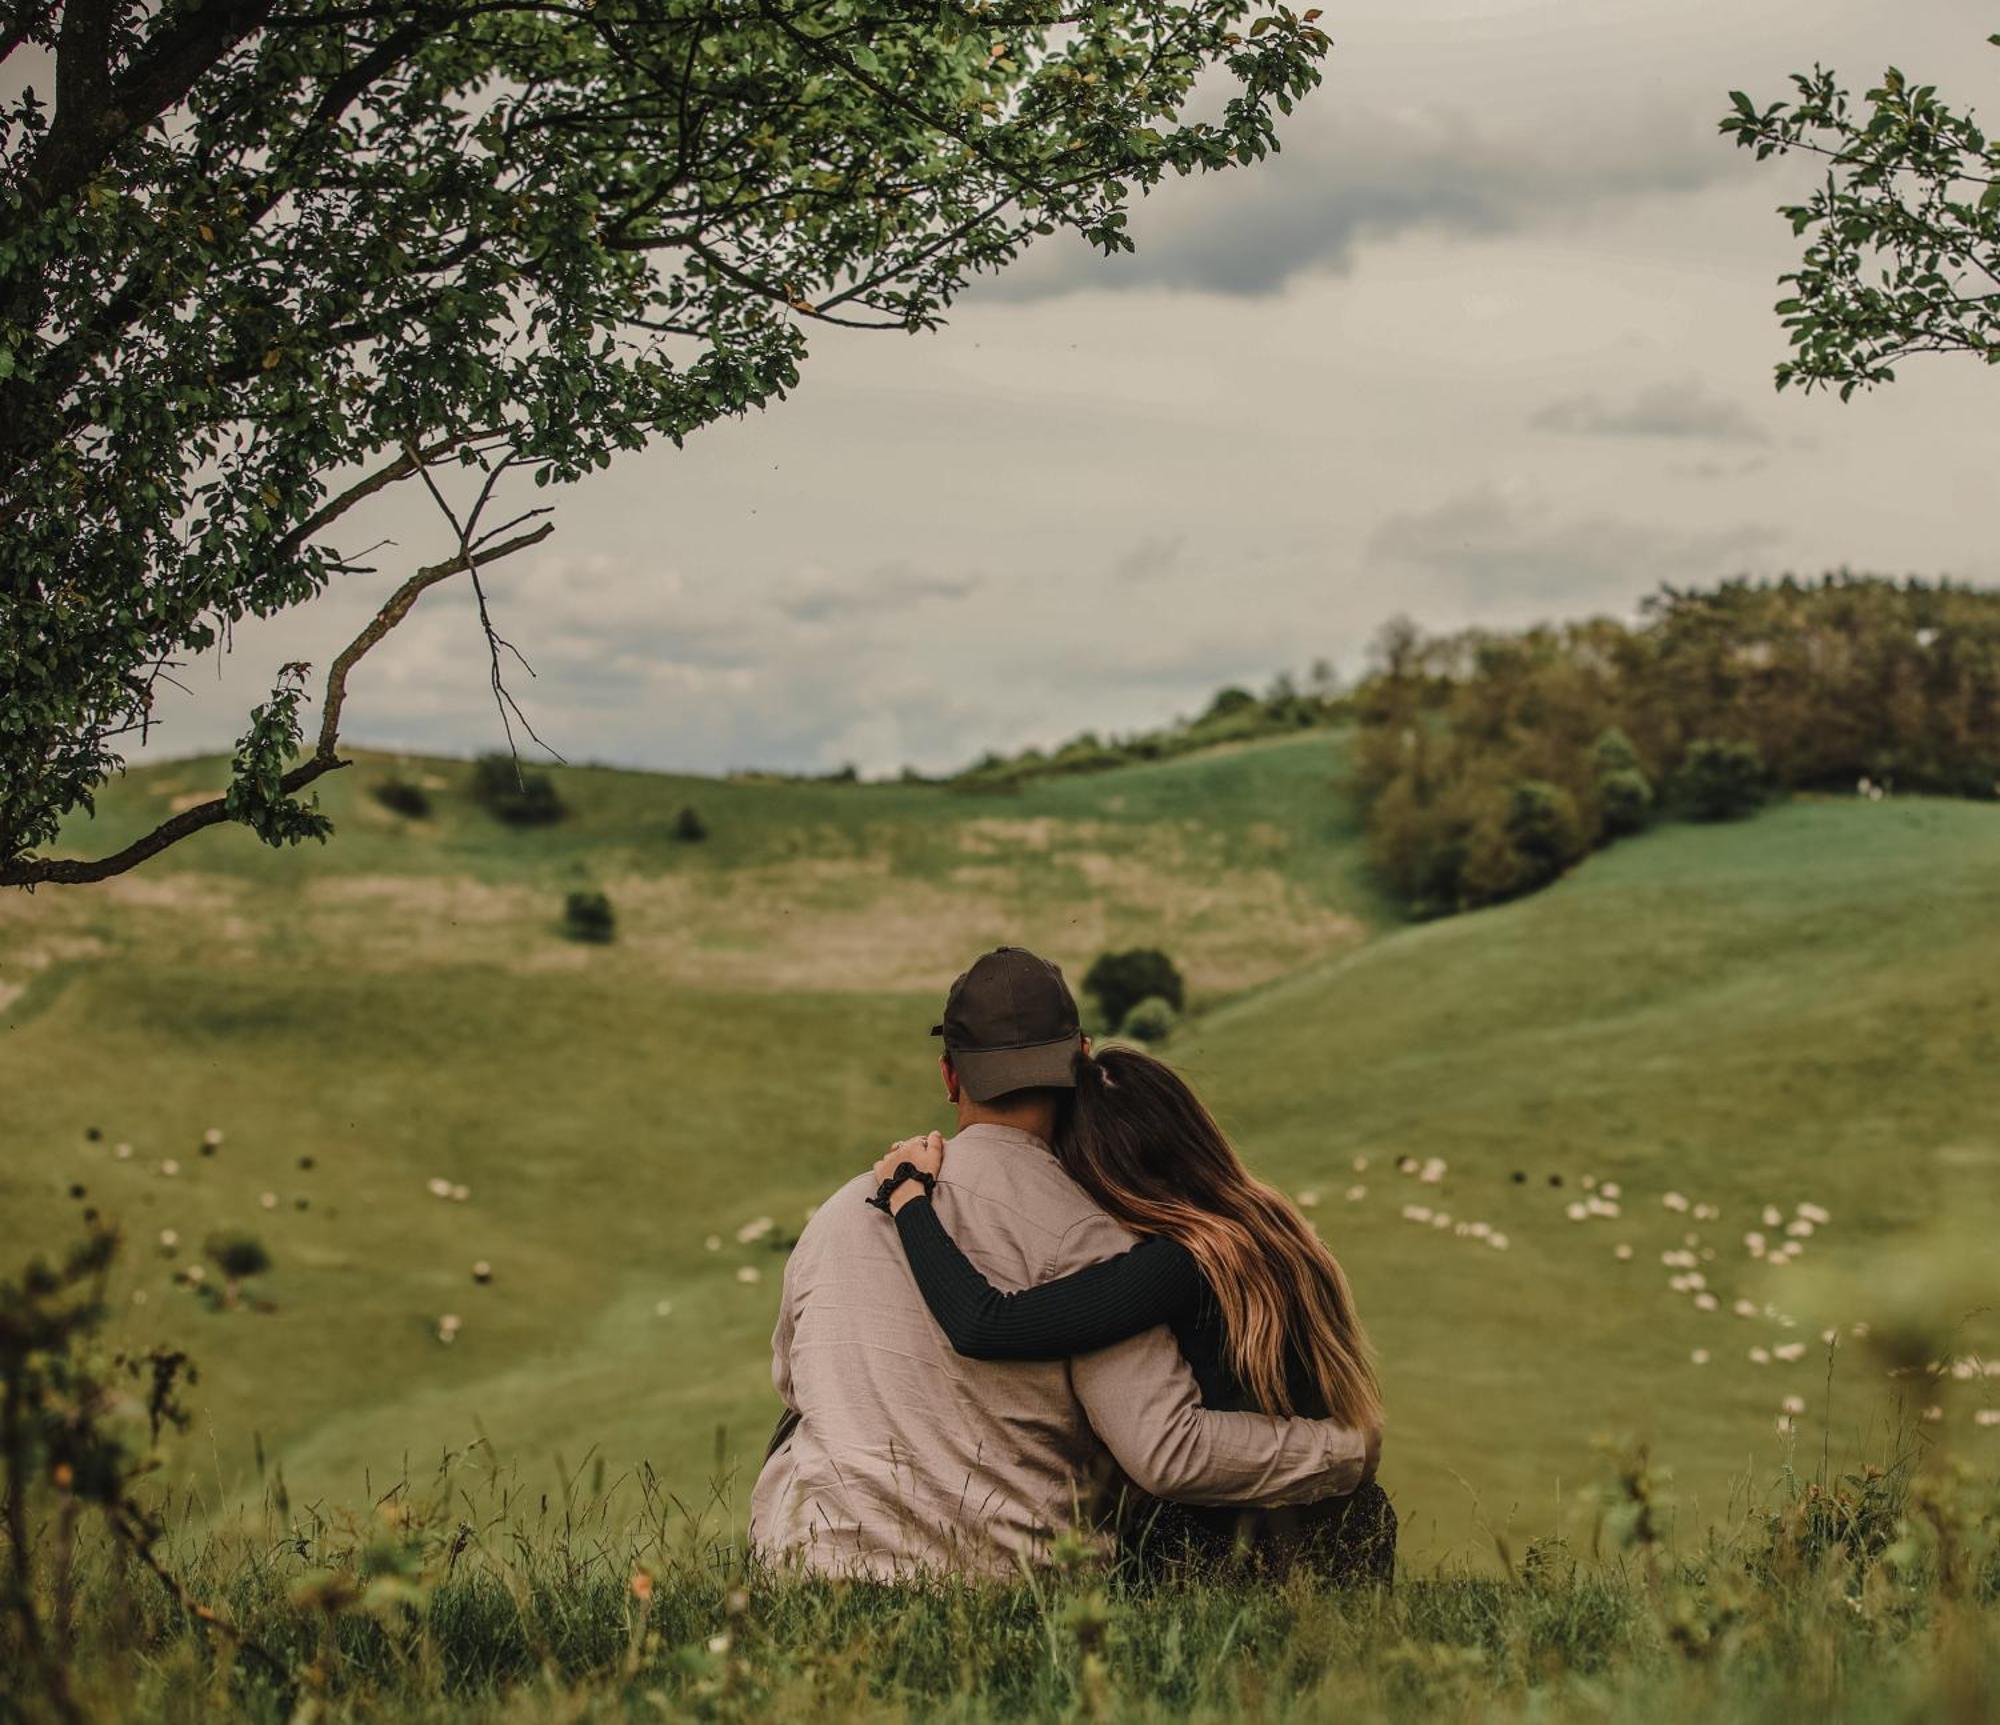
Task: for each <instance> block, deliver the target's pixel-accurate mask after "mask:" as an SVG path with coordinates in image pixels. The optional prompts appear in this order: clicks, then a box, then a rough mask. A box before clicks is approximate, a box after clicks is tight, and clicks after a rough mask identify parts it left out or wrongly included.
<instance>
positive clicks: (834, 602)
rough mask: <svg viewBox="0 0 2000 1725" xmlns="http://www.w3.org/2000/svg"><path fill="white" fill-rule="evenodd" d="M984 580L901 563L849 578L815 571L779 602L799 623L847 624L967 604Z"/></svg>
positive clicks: (807, 573) (798, 579) (806, 573)
mask: <svg viewBox="0 0 2000 1725" xmlns="http://www.w3.org/2000/svg"><path fill="white" fill-rule="evenodd" d="M981 579H982V578H981V577H980V576H978V575H975V574H961V575H939V574H933V573H929V572H926V571H924V570H921V569H912V568H911V567H909V566H908V565H907V564H901V563H890V564H883V565H881V566H879V567H877V568H875V569H871V570H867V571H865V572H863V573H861V574H858V575H848V576H837V575H834V574H830V573H829V572H827V571H826V570H824V569H812V570H806V571H803V572H801V573H800V574H799V575H798V576H796V577H795V578H794V579H793V580H792V581H790V582H789V583H787V584H786V586H785V587H784V588H783V589H782V590H781V591H780V592H779V593H778V595H777V596H776V600H775V603H776V605H777V608H778V610H779V611H781V612H782V613H783V614H784V615H785V616H787V617H789V618H791V620H792V621H793V622H795V623H828V622H836V621H847V620H851V619H855V618H866V617H878V616H881V615H883V614H884V613H885V612H892V611H905V610H908V609H910V608H911V607H913V606H917V605H921V604H923V603H924V602H925V601H926V600H928V599H963V598H966V597H967V596H968V595H970V594H972V593H974V592H976V591H977V590H978V588H979V586H980V584H981Z"/></svg>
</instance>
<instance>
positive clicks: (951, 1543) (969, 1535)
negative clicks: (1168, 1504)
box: [750, 947, 1373, 1579]
mask: <svg viewBox="0 0 2000 1725" xmlns="http://www.w3.org/2000/svg"><path fill="white" fill-rule="evenodd" d="M932 1034H933V1035H941V1036H943V1038H944V1044H945V1053H944V1056H943V1058H942V1060H941V1061H940V1063H939V1064H940V1070H941V1071H942V1073H943V1076H944V1080H945V1089H946V1093H947V1095H948V1096H949V1097H950V1099H951V1100H952V1102H954V1103H955V1104H956V1105H957V1108H958V1132H957V1134H956V1136H954V1137H953V1139H952V1140H951V1144H950V1152H949V1155H948V1157H947V1159H946V1164H945V1167H946V1173H945V1175H944V1177H943V1178H942V1179H940V1180H939V1182H938V1185H937V1190H936V1193H935V1198H934V1201H935V1202H936V1204H937V1206H938V1211H939V1217H940V1219H941V1220H942V1221H943V1222H944V1223H945V1224H946V1226H947V1227H948V1228H949V1230H950V1232H951V1234H952V1235H953V1237H954V1238H955V1239H956V1240H957V1241H958V1243H959V1245H960V1246H961V1247H962V1248H963V1249H964V1251H965V1252H966V1255H967V1256H968V1257H970V1258H971V1259H972V1260H973V1262H974V1263H975V1264H976V1265H977V1266H978V1267H979V1268H980V1270H982V1271H983V1272H984V1273H985V1275H986V1276H987V1277H988V1278H989V1279H990V1280H992V1281H993V1282H994V1283H996V1284H997V1285H999V1286H1002V1287H1006V1288H1024V1287H1030V1286H1033V1285H1035V1284H1037V1283H1039V1282H1043V1281H1046V1280H1048V1279H1050V1278H1051V1277H1054V1276H1061V1275H1067V1274H1068V1273H1069V1272H1070V1271H1072V1270H1076V1269H1080V1268H1082V1267H1083V1266H1084V1265H1086V1264H1091V1263H1095V1262H1097V1261H1098V1260H1099V1259H1102V1258H1108V1257H1112V1256H1115V1255H1116V1254H1118V1253H1120V1252H1123V1251H1125V1250H1127V1249H1128V1248H1129V1247H1130V1246H1131V1245H1132V1244H1133V1243H1134V1237H1133V1236H1132V1235H1131V1234H1130V1233H1128V1232H1127V1231H1126V1230H1125V1229H1124V1228H1122V1227H1120V1226H1119V1225H1118V1224H1117V1223H1116V1222H1114V1221H1113V1220H1112V1219H1111V1218H1110V1217H1109V1216H1107V1215H1105V1214H1104V1212H1103V1211H1101V1210H1100V1209H1098V1208H1097V1207H1096V1205H1095V1204H1093V1203H1092V1201H1091V1200H1090V1199H1089V1198H1088V1197H1087V1196H1085V1194H1084V1193H1083V1191H1082V1190H1081V1188H1079V1187H1078V1186H1077V1185H1076V1184H1075V1183H1074V1182H1073V1181H1071V1180H1070V1178H1069V1177H1068V1176H1067V1175H1066V1174H1064V1173H1063V1171H1062V1169H1061V1167H1060V1166H1059V1165H1058V1164H1057V1162H1056V1159H1055V1157H1054V1155H1053V1154H1052V1152H1051V1151H1050V1149H1049V1145H1050V1142H1051V1140H1052V1139H1053V1137H1054V1134H1055V1126H1056V1120H1057V1116H1058V1112H1059V1109H1060V1106H1061V1103H1062V1098H1063V1092H1064V1091H1065V1090H1067V1089H1072V1088H1074V1085H1075V1077H1074V1063H1075V1059H1076V1056H1077V1055H1078V1054H1079V1053H1080V1052H1081V1051H1082V1049H1083V1046H1084V1044H1083V1037H1082V1034H1081V1030H1080V1028H1079V1025H1078V1021H1077V1012H1076V1002H1075V1000H1074V999H1073V998H1072V997H1071V995H1070V991H1069V987H1068V985H1067V984H1066V983H1065V982H1064V981H1063V977H1062V972H1061V971H1060V970H1058V969H1057V968H1056V966H1054V965H1053V964H1050V963H1048V962H1047V961H1046V960H1043V959H1040V958H1037V957H1036V956H1035V955H1034V954H1033V953H1030V952H1026V951H1023V950H1022V949H1021V948H1019V947H1001V948H999V949H998V950H997V951H994V952H990V953H987V954H986V955H985V956H984V957H982V958H980V959H979V960H978V962H977V963H975V964H974V965H973V966H972V968H971V969H970V970H968V971H967V972H966V973H965V974H964V975H963V976H961V977H959V979H958V980H957V981H956V982H955V983H953V985H952V989H951V994H950V996H949V998H948V999H947V1001H946V1004H945V1014H944V1021H943V1023H942V1024H940V1025H938V1026H937V1027H936V1028H935V1029H934V1030H933V1032H932ZM874 1186H875V1180H874V1176H873V1175H872V1174H863V1175H860V1176H858V1177H857V1178H856V1179H854V1180H852V1181H850V1182H849V1183H848V1184H847V1185H845V1186H843V1187H842V1188H841V1189H840V1190H839V1191H838V1192H836V1193H835V1194H834V1195H833V1197H832V1198H831V1199H829V1200H828V1201H827V1202H826V1203H825V1204H824V1205H822V1206H821V1208H820V1209H819V1211H818V1213H817V1214H816V1215H815V1216H814V1217H813V1219H812V1221H811V1222H810V1223H809V1224H807V1227H806V1230H805V1233H804V1234H803V1235H802V1236H801V1238H800V1240H799V1243H798V1246H797V1248H796V1249H795V1250H794V1251H793V1253H792V1257H791V1261H790V1263H789V1264H788V1265H787V1266H786V1269H785V1286H784V1295H783V1301H782V1304H781V1305H780V1307H779V1312H778V1327H777V1332H776V1334H775V1335H774V1336H773V1338H772V1355H773V1359H772V1377H773V1380H774V1381H775V1383H776V1384H777V1389H778V1394H779V1396H780V1397H781V1398H782V1399H783V1401H784V1403H785V1406H786V1409H787V1415H786V1420H785V1422H784V1423H783V1424H781V1426H780V1429H779V1437H778V1439H777V1440H775V1442H774V1445H773V1448H772V1451H771V1454H770V1455H769V1456H768V1457H767V1459H766V1461H765V1463H764V1468H763V1472H762V1473H761V1474H760V1476H759V1477H758V1480H757V1486H756V1491H755V1493H754V1494H753V1496H752V1499H751V1512H750V1536H751V1542H752V1544H753V1545H754V1546H755V1547H756V1548H757V1549H758V1550H759V1551H761V1552H762V1553H763V1554H764V1555H766V1556H767V1557H770V1558H773V1559H776V1560H779V1561H789V1562H793V1563H796V1564H798V1565H799V1566H801V1567H803V1568H806V1569H809V1570H813V1571H817V1572H821V1573H828V1574H846V1575H866V1576H874V1577H878V1578H882V1579H889V1578H892V1577H895V1576H899V1575H906V1574H909V1573H911V1572H912V1571H917V1570H934V1571H935V1570H949V1571H955V1572H958V1573H965V1574H980V1575H994V1576H1001V1575H1009V1574H1013V1573H1016V1572H1017V1571H1018V1569H1019V1567H1020V1565H1021V1563H1022V1562H1023V1561H1024V1560H1025V1561H1030V1562H1032V1561H1034V1560H1035V1559H1037V1558H1039V1557H1041V1556H1042V1555H1044V1554H1045V1553H1046V1551H1047V1549H1048V1547H1049V1544H1050V1542H1051V1541H1052V1540H1053V1539H1054V1538H1055V1537H1056V1536H1057V1535H1058V1534H1060V1533H1061V1532H1062V1531H1063V1530H1064V1529H1067V1528H1070V1527H1073V1526H1076V1525H1078V1524H1079V1523H1089V1522H1090V1521H1091V1520H1092V1519H1093V1517H1094V1514H1095V1512H1096V1510H1097V1509H1098V1508H1099V1507H1100V1506H1101V1505H1102V1503H1103V1502H1104V1500H1105V1494H1106V1493H1107V1491H1108V1492H1112V1493H1115V1492H1116V1491H1118V1490H1120V1489H1121V1488H1122V1487H1123V1486H1124V1485H1125V1484H1126V1483H1129V1484H1130V1485H1131V1486H1133V1487H1136V1488H1137V1489H1138V1490H1139V1491H1141V1492H1143V1493H1146V1494H1148V1495H1150V1496H1153V1497H1158V1498H1166V1499H1172V1500H1176V1501H1179V1502H1183V1503H1197V1504H1201V1503H1210V1504H1214V1503H1229V1504H1254V1505H1261V1506H1273V1505H1280V1504H1292V1503H1302V1502H1310V1501H1316V1500H1318V1499H1321V1498H1326V1497H1332V1496H1335V1495H1338V1494H1341V1493H1344V1492H1348V1491H1352V1490H1353V1489H1354V1488H1355V1487H1356V1486H1357V1485H1359V1484H1360V1483H1361V1482H1362V1480H1363V1479H1364V1478H1365V1477H1366V1476H1367V1475H1368V1473H1369V1472H1370V1471H1372V1466H1373V1454H1372V1440H1371V1439H1370V1438H1369V1437H1367V1436H1365V1435H1364V1434H1361V1433H1356V1432H1351V1431H1346V1430H1343V1429H1341V1428H1339V1427H1337V1426H1334V1425H1332V1424H1331V1423H1330V1422H1325V1421H1314V1420H1303V1419H1291V1420H1287V1419H1274V1418H1271V1417H1268V1416H1266V1415H1263V1414H1250V1413H1219V1412H1212V1411H1210V1410H1208V1409H1205V1408H1203V1407H1202V1406H1201V1405H1200V1395H1199V1391H1198V1390H1197V1387H1196V1384H1195V1380H1194V1375H1193V1373H1192V1372H1191V1371H1190V1370H1189V1368H1188V1365H1187V1362H1186V1361H1185V1360H1184V1359H1183V1358H1182V1357H1181V1352H1180V1349H1179V1346H1178V1345H1177V1344H1176V1342H1175V1340H1174V1338H1173V1335H1172V1334H1171V1332H1170V1331H1168V1330H1167V1329H1166V1328H1165V1327H1161V1328H1159V1329H1155V1330H1150V1331H1148V1332H1146V1333H1145V1334H1143V1335H1140V1336H1135V1337H1133V1338H1132V1339H1131V1340H1130V1341H1126V1342H1121V1343H1119V1344H1118V1345H1117V1346H1116V1347H1111V1348H1106V1349H1104V1350H1102V1351H1101V1352H1098V1353H1095V1354H1086V1355H1081V1356H1079V1357H1077V1358H1075V1359H1071V1360H1057V1361H1048V1362H1008V1363H995V1362H986V1361H978V1360H971V1359H965V1358H961V1357H960V1356H958V1355H957V1354H954V1353H953V1352H952V1350H951V1348H950V1346H949V1344H948V1343H947V1342H946V1341H945V1339H944V1337H943V1335H942V1334H941V1333H940V1332H939V1330H938V1328H937V1326H936V1324H934V1323H933V1322H932V1320H931V1316H930V1313H929V1311H928V1310H927V1309H926V1308H925V1306H924V1303H923V1299H922V1297H921V1295H920V1294H919V1293H918V1292H917V1288H916V1285H915V1283H914V1281H913V1279H912V1278H911V1275H910V1271H909V1268H908V1265H907V1262H906V1260H905V1258H904V1256H903V1252H902V1249H901V1247H900V1246H899V1244H898V1242H897V1239H896V1234H895V1230H894V1229H893V1228H892V1227H891V1226H889V1225H888V1224H887V1222H886V1220H885V1218H884V1217H882V1216H881V1215H880V1214H879V1213H878V1212H877V1211H876V1210H874V1209H872V1208H870V1206H869V1204H868V1199H869V1197H870V1195H871V1194H872V1192H873V1190H874Z"/></svg>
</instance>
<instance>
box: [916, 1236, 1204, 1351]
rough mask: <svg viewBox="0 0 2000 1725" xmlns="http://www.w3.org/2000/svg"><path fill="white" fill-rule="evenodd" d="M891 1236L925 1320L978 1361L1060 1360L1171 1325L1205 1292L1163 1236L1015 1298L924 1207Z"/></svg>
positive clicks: (1184, 1256)
mask: <svg viewBox="0 0 2000 1725" xmlns="http://www.w3.org/2000/svg"><path fill="white" fill-rule="evenodd" d="M896 1233H897V1234H898V1236H899V1237H900V1238H901V1239H902V1242H903V1253H904V1256H905V1257H907V1258H908V1259H909V1261H910V1271H911V1273H912V1274H913V1275H914V1276H915V1277H916V1279H917V1288H918V1290H919V1291H920V1292H921V1293H922V1294H923V1296H924V1304H925V1305H927V1306H929V1307H930V1309H931V1316H932V1317H934V1318H936V1319H937V1321H938V1327H939V1328H940V1329H942V1330H943V1331H944V1333H945V1335H946V1337H947V1338H949V1340H950V1342H951V1345H952V1347H953V1348H954V1349H955V1350H956V1351H957V1352H959V1353H961V1354H964V1355H966V1356H967V1357H968V1358H971V1359H975V1360H1061V1359H1067V1358H1068V1357H1069V1356H1070V1355H1071V1354H1087V1353H1091V1352H1093V1351H1094V1350H1096V1349H1098V1348H1108V1347H1110V1346H1111V1344H1112V1343H1113V1342H1122V1341H1124V1340H1125V1339H1126V1337H1128V1336H1136V1335H1138V1334H1139V1333H1140V1332H1141V1331H1144V1330H1150V1329H1152V1328H1153V1327H1154V1326H1155V1325H1156V1324H1164V1323H1169V1322H1171V1321H1172V1320H1173V1319H1175V1318H1177V1317H1179V1316H1180V1315H1181V1314H1182V1313H1184V1312H1186V1311H1188V1310H1190V1309H1191V1308H1192V1307H1193V1305H1194V1304H1195V1302H1196V1301H1197V1300H1199V1299H1200V1298H1201V1296H1202V1293H1203V1292H1204V1290H1205V1288H1206V1284H1205V1283H1204V1282H1203V1281H1202V1276H1201V1271H1200V1269H1199V1268H1197V1267H1196V1264H1195V1261H1194V1259H1193V1257H1192V1256H1191V1255H1190V1254H1189V1252H1188V1249H1187V1248H1186V1247H1185V1246H1183V1245H1182V1244H1181V1243H1180V1242H1179V1241H1178V1240H1171V1239H1168V1238H1166V1237H1165V1236H1162V1235H1154V1236H1153V1237H1151V1238H1149V1239H1145V1240H1141V1241H1140V1242H1139V1244H1138V1245H1136V1246H1134V1247H1133V1248H1132V1249H1131V1251H1129V1252H1126V1253H1124V1254H1122V1255H1121V1256H1119V1257H1116V1258H1107V1259H1105V1260H1104V1262H1103V1263H1101V1264H1090V1265H1087V1266H1086V1267H1085V1268H1083V1269H1081V1270H1077V1271H1075V1272H1073V1273H1072V1274H1070V1275H1067V1276H1059V1277H1057V1278H1056V1279H1055V1280H1054V1281H1052V1282H1044V1283H1042V1284H1041V1286H1039V1287H1035V1288H1026V1289H1023V1290H1022V1291H1021V1292H1020V1293H1018V1294H1003V1293H1002V1292H1001V1291H1000V1290H999V1289H998V1288H996V1287H994V1286H993V1284H992V1283H991V1282H989V1281H987V1279H986V1278H985V1277H984V1276H982V1275H981V1274H980V1273H979V1272H978V1270H977V1269H975V1268H974V1267H973V1264H972V1261H971V1260H970V1259H969V1258H967V1257H966V1255H965V1254H964V1253H963V1252H961V1251H960V1250H959V1249H958V1242H957V1241H956V1240H954V1239H953V1238H952V1237H951V1235H950V1234H949V1233H948V1232H947V1231H946V1229H945V1225H944V1224H943V1223H942V1222H941V1221H939V1220H938V1215H937V1211H936V1210H935V1209H934V1208H933V1207H932V1205H931V1201H930V1200H929V1199H928V1198H921V1197H920V1198H912V1199H911V1200H910V1201H909V1202H908V1203H907V1204H905V1205H904V1206H903V1207H902V1208H901V1209H900V1210H898V1211H897V1212H896Z"/></svg>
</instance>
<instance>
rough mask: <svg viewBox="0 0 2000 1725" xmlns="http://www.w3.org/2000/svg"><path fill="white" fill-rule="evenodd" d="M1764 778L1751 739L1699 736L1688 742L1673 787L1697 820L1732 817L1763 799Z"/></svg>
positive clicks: (1754, 807) (1749, 810)
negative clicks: (1733, 739)
mask: <svg viewBox="0 0 2000 1725" xmlns="http://www.w3.org/2000/svg"><path fill="white" fill-rule="evenodd" d="M1768 782H1769V781H1768V779H1767V776H1766V774H1765V771H1764V757H1763V755H1762V754H1760V753H1759V752H1758V749H1757V745H1756V744H1755V743H1744V742H1735V741H1729V740H1724V739H1718V738H1713V737H1703V738H1699V739H1697V740H1696V741H1695V742H1692V743H1690V744H1689V745H1688V752H1687V755H1686V757H1685V758H1684V759H1683V760H1682V762H1681V766H1680V771H1679V773H1677V774H1676V775H1675V781H1674V788H1675V789H1676V791H1677V792H1678V793H1679V795H1680V798H1681V800H1682V802H1683V803H1684V804H1685V805H1686V807H1687V811H1688V813H1689V814H1690V815H1692V816H1693V817H1694V818H1695V819H1696V820H1698V821H1734V820H1741V819H1742V818H1743V817H1744V816H1745V815H1747V814H1752V813H1754V812H1755V811H1756V810H1757V808H1758V806H1759V805H1760V804H1762V802H1763V801H1764V797H1765V794H1766V787H1767V784H1768Z"/></svg>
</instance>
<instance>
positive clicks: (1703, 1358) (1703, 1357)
mask: <svg viewBox="0 0 2000 1725" xmlns="http://www.w3.org/2000/svg"><path fill="white" fill-rule="evenodd" d="M1708 1358H1709V1355H1708V1349H1706V1348H1696V1349H1695V1351H1694V1352H1693V1353H1691V1354H1689V1355H1688V1359H1689V1361H1690V1362H1691V1363H1692V1364H1694V1365H1697V1366H1705V1365H1707V1364H1708Z"/></svg>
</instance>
